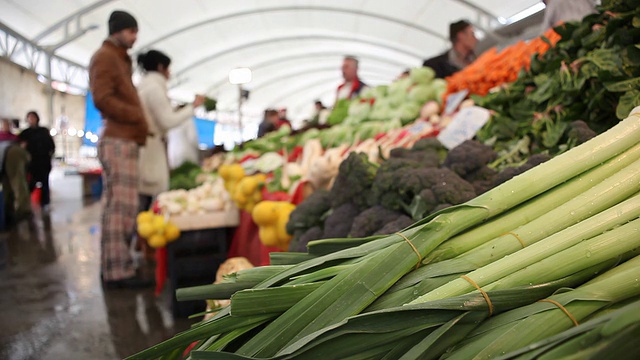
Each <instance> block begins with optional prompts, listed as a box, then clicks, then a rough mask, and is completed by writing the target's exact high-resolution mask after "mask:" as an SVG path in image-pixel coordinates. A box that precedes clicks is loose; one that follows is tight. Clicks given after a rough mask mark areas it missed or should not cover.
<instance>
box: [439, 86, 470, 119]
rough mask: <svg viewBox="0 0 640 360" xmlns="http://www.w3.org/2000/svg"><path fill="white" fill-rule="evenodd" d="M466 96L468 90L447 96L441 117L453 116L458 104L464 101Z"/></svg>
mask: <svg viewBox="0 0 640 360" xmlns="http://www.w3.org/2000/svg"><path fill="white" fill-rule="evenodd" d="M467 94H469V90H466V89H465V90H461V91H458V92H456V93H453V94H450V95H449V96H447V103H446V104H445V106H444V113H443V115H451V114H453V113H454V112H455V111H456V109H457V108H458V106H460V103H462V102H463V101H464V99H466V98H467Z"/></svg>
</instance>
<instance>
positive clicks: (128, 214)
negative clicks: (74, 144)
mask: <svg viewBox="0 0 640 360" xmlns="http://www.w3.org/2000/svg"><path fill="white" fill-rule="evenodd" d="M98 158H99V159H100V162H101V163H102V169H103V170H102V179H103V186H104V188H103V192H102V233H101V237H100V247H101V266H102V279H103V280H105V281H113V280H121V279H125V278H128V277H131V276H134V275H135V269H134V268H133V260H132V259H131V255H130V253H129V239H131V236H132V233H133V229H134V224H135V219H136V215H137V212H138V144H136V143H135V142H133V141H130V140H124V139H117V138H109V137H103V138H101V139H100V142H99V143H98Z"/></svg>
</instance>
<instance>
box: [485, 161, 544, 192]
mask: <svg viewBox="0 0 640 360" xmlns="http://www.w3.org/2000/svg"><path fill="white" fill-rule="evenodd" d="M549 159H551V156H549V155H548V154H545V153H540V154H535V155H532V156H531V157H530V158H529V159H527V162H526V163H524V164H522V165H520V166H518V167H508V168H505V169H504V170H502V171H501V172H499V173H498V175H496V177H495V179H494V180H493V186H498V185H500V184H502V183H503V182H506V181H507V180H509V179H511V178H513V177H515V176H517V175H520V174H522V173H523V172H525V171H527V170H529V169H531V168H533V167H536V166H538V165H539V164H542V163H543V162H545V161H547V160H549Z"/></svg>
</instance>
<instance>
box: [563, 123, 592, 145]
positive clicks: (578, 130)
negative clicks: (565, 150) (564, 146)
mask: <svg viewBox="0 0 640 360" xmlns="http://www.w3.org/2000/svg"><path fill="white" fill-rule="evenodd" d="M568 135H569V139H570V140H569V141H573V142H574V144H575V145H580V144H582V143H583V142H586V141H588V140H590V139H591V138H594V137H595V136H596V135H597V134H596V132H595V131H593V130H591V128H590V127H589V125H587V123H586V122H584V121H582V120H576V121H573V122H571V124H569V134H568Z"/></svg>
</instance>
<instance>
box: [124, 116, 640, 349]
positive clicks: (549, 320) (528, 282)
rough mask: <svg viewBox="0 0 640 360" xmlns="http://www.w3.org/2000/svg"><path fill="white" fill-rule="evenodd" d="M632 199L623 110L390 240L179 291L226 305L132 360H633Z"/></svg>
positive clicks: (285, 260)
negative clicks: (610, 353) (617, 118)
mask: <svg viewBox="0 0 640 360" xmlns="http://www.w3.org/2000/svg"><path fill="white" fill-rule="evenodd" d="M639 192H640V113H634V114H632V115H630V116H629V118H627V119H625V120H624V121H621V122H620V123H619V124H617V125H616V126H614V127H613V128H612V129H610V130H608V131H606V132H605V133H603V134H601V135H599V136H597V137H595V138H593V139H591V140H589V141H588V142H586V143H584V144H582V145H579V146H577V147H575V148H573V149H571V150H568V151H566V152H564V153H562V154H560V155H558V156H556V157H554V158H553V159H551V160H549V161H547V162H545V163H543V164H540V165H539V166H536V167H535V168H533V169H530V170H528V171H526V172H525V173H523V174H521V175H519V176H517V177H515V178H513V179H511V180H509V181H506V182H505V183H503V184H501V185H499V186H497V187H495V188H493V189H491V190H489V191H487V192H485V193H483V194H482V195H480V196H477V197H475V198H473V199H472V200H469V201H467V202H465V203H463V204H461V205H458V206H453V207H449V208H447V209H444V210H442V211H439V212H437V213H434V214H432V215H431V216H428V217H426V218H424V219H422V220H420V221H419V222H417V223H416V224H414V225H412V226H411V227H409V228H406V229H404V230H402V231H401V232H399V233H396V234H392V235H378V236H373V237H367V238H349V239H333V240H332V239H328V240H320V241H314V242H311V243H310V244H309V249H308V252H307V253H303V254H296V253H275V254H273V256H272V259H271V263H272V265H270V266H265V267H257V268H253V269H249V270H244V271H240V272H238V273H236V274H233V275H231V276H228V277H226V279H225V280H224V281H223V282H222V283H220V284H214V285H203V286H198V287H193V288H186V289H179V290H178V292H177V294H176V295H177V298H178V300H198V299H202V300H204V299H224V298H229V297H231V305H230V306H229V307H226V308H224V309H222V310H220V311H219V312H218V313H217V314H215V315H214V316H213V317H212V318H211V319H209V320H206V321H203V322H202V323H199V324H197V325H195V326H194V327H192V328H191V329H189V330H187V331H185V332H182V333H180V334H177V335H176V336H174V337H173V338H171V339H168V340H166V341H164V342H162V343H160V344H157V345H154V346H152V347H150V348H149V349H147V350H144V351H143V352H141V353H138V354H136V355H133V356H131V357H130V358H131V359H147V358H158V357H161V356H162V357H163V358H179V357H180V356H181V355H180V354H182V353H183V351H184V349H186V348H187V347H188V346H190V345H191V344H192V343H193V342H197V343H196V345H195V347H194V348H193V349H192V350H191V351H190V355H189V356H190V357H191V358H192V359H194V360H198V359H265V358H266V359H439V358H442V359H493V358H499V357H501V356H502V357H507V358H538V357H537V356H540V358H552V359H555V358H560V356H556V357H554V356H552V355H553V354H554V353H555V354H558V355H562V354H568V356H566V357H564V358H576V357H574V356H575V354H574V353H573V352H572V350H574V349H578V350H579V351H580V353H579V354H580V355H581V356H579V358H589V357H590V356H592V357H591V358H607V356H604V357H603V356H598V354H602V353H599V352H600V351H602V349H603V348H607V347H608V348H609V349H612V348H614V347H615V345H616V344H621V347H622V346H624V347H622V349H629V351H627V352H624V353H620V349H618V350H617V351H616V352H615V354H617V355H619V356H620V357H618V356H614V358H633V356H634V355H635V354H637V351H638V344H637V341H635V339H637V330H638V324H639V323H640V321H639V319H638V316H637V314H636V313H637V306H638V305H637V303H636V302H637V301H639V300H640V286H638V278H639V277H640V256H639V254H640V237H639V236H638V231H639V230H638V229H639V228H640V195H639ZM626 305H628V306H630V307H626ZM634 310H635V312H634ZM625 316H628V317H625ZM579 324H582V325H579ZM576 325H579V326H576ZM634 335H636V337H634ZM625 339H626V340H627V341H626V342H624V340H625ZM573 340H575V341H573ZM582 341H586V343H582ZM596 343H597V346H594V345H596ZM583 344H584V345H583ZM520 355H523V356H522V357H519V356H520ZM532 355H535V356H532ZM544 355H550V356H547V357H545V356H544ZM583 356H584V357H583Z"/></svg>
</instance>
